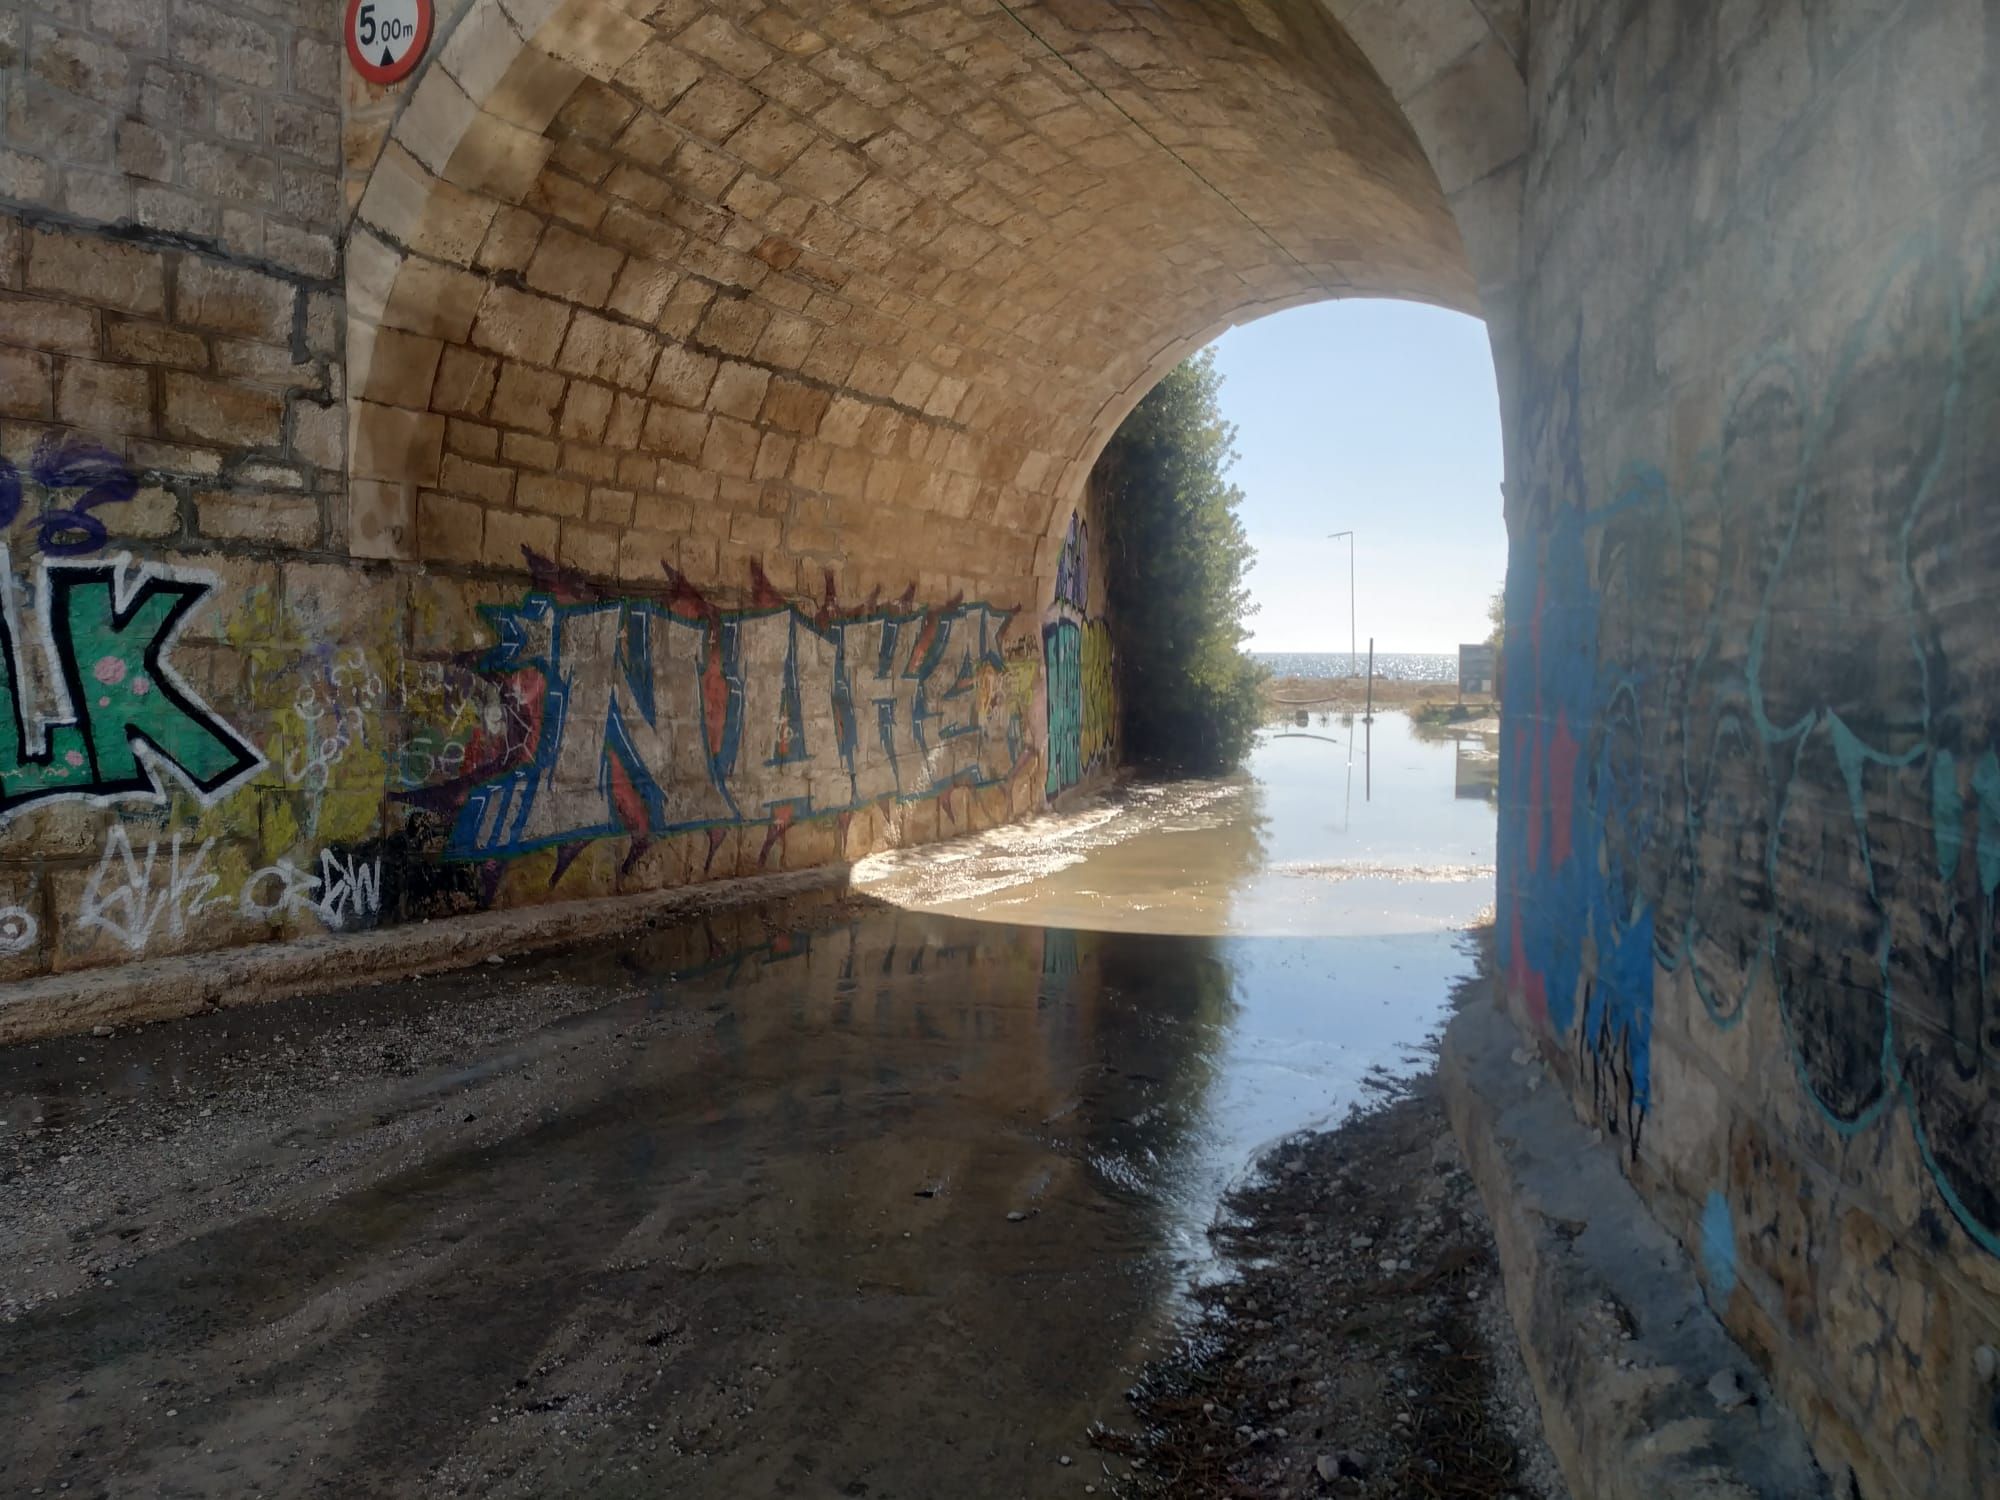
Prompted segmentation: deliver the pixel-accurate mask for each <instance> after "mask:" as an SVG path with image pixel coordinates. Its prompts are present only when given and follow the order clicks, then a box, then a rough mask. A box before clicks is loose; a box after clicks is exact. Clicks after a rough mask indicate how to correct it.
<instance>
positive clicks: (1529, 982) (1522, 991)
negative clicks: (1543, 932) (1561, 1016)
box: [1507, 911, 1550, 1031]
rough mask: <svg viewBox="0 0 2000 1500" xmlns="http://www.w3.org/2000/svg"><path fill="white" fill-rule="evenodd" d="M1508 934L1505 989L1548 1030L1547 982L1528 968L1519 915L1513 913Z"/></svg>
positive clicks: (1539, 1024) (1535, 1021) (1538, 1023)
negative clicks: (1519, 1000) (1509, 955)
mask: <svg viewBox="0 0 2000 1500" xmlns="http://www.w3.org/2000/svg"><path fill="white" fill-rule="evenodd" d="M1511 927H1512V930H1511V931H1510V932H1509V934H1508V945H1509V947H1511V948H1512V950H1513V952H1512V955H1511V957H1510V959H1509V961H1508V964H1507V987H1508V988H1509V989H1511V990H1513V991H1514V993H1516V994H1517V995H1519V996H1520V997H1521V1001H1522V1004H1524V1005H1525V1006H1527V1009H1528V1014H1529V1016H1530V1017H1531V1018H1532V1019H1533V1020H1534V1023H1535V1024H1536V1025H1537V1026H1539V1027H1541V1028H1542V1030H1544V1031H1547V1030H1549V1029H1550V1028H1549V987H1548V981H1547V980H1545V979H1543V978H1542V976H1541V975H1540V974H1539V973H1537V972H1536V971H1535V970H1533V969H1531V968H1529V967H1528V959H1527V951H1526V949H1525V947H1524V946H1523V944H1522V941H1521V914H1520V913H1519V912H1518V911H1517V912H1515V913H1514V920H1513V922H1512V924H1511Z"/></svg>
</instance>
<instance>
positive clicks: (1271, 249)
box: [349, 0, 1519, 598]
mask: <svg viewBox="0 0 2000 1500" xmlns="http://www.w3.org/2000/svg"><path fill="white" fill-rule="evenodd" d="M1347 8H1348V9H1357V10H1360V11H1366V10H1367V7H1365V6H1363V7H1358V8H1357V7H1352V6H1350V7H1347ZM1454 8H1456V9H1459V10H1464V11H1467V12H1470V13H1471V14H1472V15H1473V16H1474V17H1476V18H1477V19H1478V20H1479V22H1480V25H1481V27H1482V28H1483V30H1482V31H1481V33H1480V35H1479V37H1477V38H1474V39H1473V41H1472V44H1471V50H1470V52H1468V53H1467V54H1465V55H1467V56H1474V55H1477V56H1483V55H1485V52H1486V51H1487V49H1488V48H1489V47H1490V46H1493V45H1499V44H1500V40H1501V32H1500V31H1499V30H1496V29H1495V28H1494V27H1493V25H1492V24H1491V19H1490V17H1488V16H1487V15H1486V14H1485V12H1483V11H1479V10H1476V9H1475V8H1474V7H1473V3H1472V0H1450V3H1449V4H1446V3H1445V0H1438V3H1437V4H1436V5H1434V6H1426V7H1417V9H1424V10H1438V11H1447V10H1452V9H1454ZM1359 19H1360V21H1361V22H1362V23H1363V24H1365V23H1367V22H1368V21H1369V19H1370V17H1369V16H1368V15H1367V14H1362V15H1360V17H1359ZM1461 19H1463V18H1461ZM1470 35H1471V33H1470V32H1469V31H1467V30H1465V29H1463V28H1459V29H1454V28H1451V27H1449V26H1447V27H1445V28H1444V29H1443V30H1442V31H1441V32H1440V33H1439V36H1437V37H1433V38H1430V39H1429V40H1426V39H1424V38H1421V37H1419V38H1417V39H1416V40H1415V41H1414V42H1408V43H1407V45H1406V46H1405V52H1413V53H1421V52H1423V49H1424V48H1425V47H1426V46H1428V47H1429V49H1430V50H1429V53H1428V54H1425V55H1427V56H1429V57H1430V58H1431V60H1432V62H1433V63H1437V64H1438V65H1439V66H1440V68H1447V67H1449V66H1459V65H1462V64H1461V63H1459V62H1455V61H1454V59H1455V58H1457V56H1458V54H1456V53H1452V49H1453V48H1455V47H1457V46H1458V44H1459V43H1460V42H1461V41H1463V40H1464V39H1465V38H1466V37H1468V36H1470ZM1380 45H1382V46H1385V47H1386V46H1388V45H1389V44H1388V43H1386V42H1384V43H1381V44H1380ZM1446 53H1452V56H1450V57H1444V56H1443V54H1446ZM1397 55H1398V56H1402V54H1397ZM1440 58H1442V61H1440ZM1413 66H1415V65H1414V64H1406V67H1413ZM1407 82H1408V81H1407V80H1406V85H1407ZM1514 82H1515V84H1516V85H1517V86H1518V82H1519V79H1518V74H1515V75H1514ZM1416 87H1418V89H1419V92H1420V91H1421V86H1420V85H1417V86H1416ZM1452 97H1454V98H1460V97H1472V95H1471V94H1470V93H1469V92H1468V91H1466V90H1461V91H1460V93H1459V94H1455V95H1453V96H1452ZM1475 104H1476V100H1475ZM1495 118H1496V116H1495V114H1494V111H1493V109H1492V108H1491V107H1488V106H1477V107H1467V108H1460V109H1459V110H1458V111H1457V113H1456V115H1454V114H1453V113H1452V112H1451V111H1449V110H1443V111H1433V114H1432V123H1431V129H1430V132H1429V138H1428V139H1426V140H1423V141H1420V140H1419V138H1418V135H1417V134H1416V133H1415V132H1414V131H1413V130H1412V128H1411V125H1410V123H1409V122H1408V120H1407V119H1406V117H1405V112H1404V107H1403V106H1401V105H1399V104H1398V102H1397V99H1396V97H1395V96H1394V94H1393V93H1392V90H1391V87H1390V86H1389V85H1388V84H1385V82H1384V81H1383V79H1382V78H1381V77H1379V76H1378V75H1377V73H1376V71H1375V70H1374V68H1373V67H1371V64H1370V61H1369V59H1368V57H1366V56H1364V54H1363V53H1362V51H1361V50H1360V48H1359V47H1358V46H1357V45H1356V43H1355V42H1354V41H1353V40H1352V39H1351V38H1350V37H1349V35H1348V34H1347V32H1346V31H1344V30H1343V29H1342V27H1341V26H1340V25H1339V24H1337V23H1336V22H1335V21H1334V20H1333V19H1332V18H1331V17H1330V16H1329V15H1328V14H1327V12H1325V11H1324V10H1322V9H1320V8H1318V7H1316V6H1314V5H1311V4H1307V3H1298V0H1293V3H1286V4H1281V5H1272V4H1266V3H1264V0H1237V3H1235V4H1230V5H1222V4H1193V3H1186V0H1168V3H1160V4H1130V3H1127V4H1113V3H1109V0H1053V3H1021V4H1014V5H1011V6H1010V5H1002V4H999V3H995V0H936V3H928V4H903V3H896V0H876V3H873V4H861V3H840V4H827V3H821V0H795V3H793V4H789V5H778V4H771V5H765V4H758V3H754V0H745V3H732V4H704V3H700V0H621V3H617V4H614V3H612V0H473V3H472V4H470V5H469V6H467V7H466V8H465V9H464V10H463V11H462V12H461V13H460V15H459V17H458V18H457V20H456V22H455V23H454V24H453V25H452V27H451V29H450V31H449V34H448V35H445V36H443V37H442V38H441V40H440V43H439V45H438V46H437V47H436V48H435V50H434V55H433V59H432V61H431V62H430V63H429V64H428V65H427V67H426V69H425V71H424V73H423V74H422V75H421V77H420V79H419V81H418V82H417V83H416V85H415V86H414V88H413V89H411V91H410V92H409V93H408V95H407V98H406V100H405V102H404V103H403V105H402V107H401V111H400V114H399V116H398V117H397V119H396V122H395V125H394V127H393V130H392V131H391V134H390V139H389V141H388V143H387V145H386V147H385V149H384V150H383V152H382V154H381V156H380V158H379V159H378V161H377V163H376V165H375V168H374V170H373V172H372V173H371V175H370V177H369V179H368V182H367V186H366V189H365V191H364V192H363V193H362V195H361V200H360V205H359V210H358V214H357V222H356V225H355V229H354V233H353V235H352V238H351V242H350V251H349V301H350V348H349V357H350V365H349V369H350V382H351V383H350V397H351V434H352V444H351V454H352V479H353V485H352V490H353V499H352V507H351V515H350V520H349V538H350V545H351V547H352V549H353V550H354V551H355V552H356V553H357V554H358V555H363V556H385V557H404V558H417V559H425V560H433V559H435V560H449V561H457V562H474V563H486V564H491V565H496V566H502V567H512V568H519V567H520V566H522V559H523V556H524V549H526V550H527V551H530V552H533V553H535V554H537V555H539V556H543V557H549V558H553V559H556V560H558V561H560V562H561V563H563V564H564V565H566V566H568V567H570V568H573V569H576V570H578V571H580V572H582V573H585V574H589V575H593V576H598V577H605V578H628V579H647V580H658V579H659V578H660V576H661V567H662V564H665V565H666V566H668V567H671V568H673V569H676V570H678V571H680V572H682V573H685V574H687V575H689V576H691V577H694V578H697V579H703V580H707V579H736V578H741V577H743V576H745V574H746V572H747V568H748V565H749V564H752V563H755V564H756V565H758V566H760V567H762V568H763V569H765V570H766V571H767V572H768V573H769V575H770V576H771V577H772V578H773V579H774V581H775V582H776V583H777V585H778V586H779V587H780V588H781V589H793V588H796V589H800V590H803V591H816V590H817V589H818V588H820V587H821V584H822V580H825V581H827V582H833V583H837V585H838V587H839V588H840V589H841V590H842V592H843V593H852V594H856V595H858V594H864V593H866V592H867V591H868V590H869V589H870V588H882V589H885V590H888V591H889V592H892V593H893V592H896V591H899V590H900V589H901V588H903V587H905V586H907V585H910V584H916V585H917V586H919V587H920V588H922V589H923V590H924V591H925V592H926V593H935V594H936V595H939V596H945V595H949V594H950V593H953V592H959V591H964V592H967V593H980V594H983V595H988V596H996V597H1007V596H1010V595H1011V596H1016V597H1020V598H1026V597H1028V596H1029V595H1030V594H1031V593H1032V592H1033V591H1034V580H1035V578H1036V577H1037V576H1038V575H1039V574H1041V573H1044V572H1046V571H1047V570H1048V568H1049V566H1051V564H1052V558H1051V557H1050V556H1049V552H1050V548H1051V546H1052V545H1053V544H1052V541H1051V538H1052V537H1053V536H1054V534H1055V518H1056V517H1057V516H1058V514H1059V508H1060V507H1062V506H1063V504H1064V502H1065V501H1066V500H1067V499H1070V498H1073V497H1074V496H1075V495H1076V494H1077V493H1078V491H1079V490H1080V488H1081V485H1082V481H1083V478H1084V476H1085V475H1086V473H1087V472H1088V468H1089V465H1090V463H1091V461H1092V460H1093V459H1094V458H1095V456H1096V453H1097V452H1098V450H1099V448H1100V447H1101V446H1102V443H1103V441H1104V439H1105V438H1106V437H1108V435H1109V432H1110V430H1111V429H1112V428H1113V427H1115V425H1116V422H1117V420H1119V419H1120V418H1121V417H1122V416H1123V414H1124V412H1125V410H1127V409H1129V406H1130V404H1131V402H1132V401H1134V400H1136V399H1137V396H1138V395H1139V394H1141V393H1143V391H1144V390H1145V389H1146V388H1147V387H1148V386H1149V385H1150V384H1151V382H1152V380H1154V379H1156V378H1157V377H1158V375H1159V373H1161V372H1162V371H1163V370H1164V369H1165V368H1167V367H1169V366H1170V365H1171V363H1172V361H1173V360H1174V359H1177V358H1179V357H1180V356H1181V354H1183V353H1184V352H1185V351H1186V350H1187V349H1188V348H1189V347H1192V346H1193V345H1194V344H1195V343H1198V341H1199V340H1200V339H1201V338H1203V337H1205V336H1208V335H1210V334H1212V333H1213V332H1215V331H1217V330H1219V329H1220V328H1222V327H1226V326H1228V325H1229V324H1231V323H1233V322H1240V321H1243V320H1245V319H1247V318H1250V317H1254V316H1258V315H1260V314H1262V313H1264V312H1268V311H1273V310H1276V309H1278V308H1281V307H1286V306H1290V305H1294V304H1297V303H1301V302H1305V301H1312V300H1317V299H1321V298H1327V297H1337V296H1347V295H1356V294H1388V295H1396V296H1405V297H1416V298H1421V299H1425V300H1429V301H1433V302H1437V303H1440V304H1443V305H1446V306H1451V307H1457V308H1462V309H1466V310H1476V309H1477V308H1478V307H1479V305H1480V292H1481V282H1484V283H1485V285H1486V287H1487V288H1488V289H1489V292H1490V289H1491V287H1492V286H1494V285H1495V284H1497V282H1498V281H1499V280H1501V279H1502V278H1499V277H1497V276H1495V275H1491V274H1486V275H1482V276H1480V277H1478V278H1475V275H1474V274H1473V269H1472V267H1473V265H1474V264H1476V263H1479V262H1482V261H1483V262H1485V263H1486V267H1489V268H1490V267H1491V266H1492V265H1493V264H1496V263H1497V260H1496V257H1495V256H1494V255H1493V254H1491V253H1482V254H1481V255H1480V256H1478V257H1475V259H1474V261H1470V262H1469V261H1468V257H1467V254H1466V251H1465V249H1464V247H1463V246H1462V244H1461V241H1460V236H1459V232H1458V228H1457V226H1456V224H1455V222H1454V217H1453V211H1452V206H1451V205H1449V204H1448V202H1447V199H1446V195H1445V193H1444V191H1443V190H1442V189H1441V188H1440V185H1439V175H1438V173H1437V172H1436V171H1434V170H1433V166H1432V160H1440V161H1444V162H1446V163H1447V164H1448V165H1450V167H1451V170H1452V173H1453V174H1454V176H1456V177H1462V178H1464V179H1465V180H1464V181H1462V182H1457V183H1455V186H1456V188H1457V189H1458V190H1459V191H1460V192H1468V191H1470V192H1479V191H1482V190H1485V189H1482V184H1487V185H1488V186H1489V187H1490V183H1491V181H1492V180H1493V179H1494V177H1495V174H1496V172H1497V173H1498V175H1499V176H1500V177H1502V178H1504V175H1505V167H1506V162H1507V161H1510V160H1511V156H1510V155H1509V154H1508V150H1509V148H1508V144H1507V143H1506V142H1505V141H1502V142H1500V144H1499V146H1498V147H1495V146H1494V145H1493V144H1491V143H1487V144H1485V145H1478V144H1477V143H1476V142H1475V143H1474V145H1476V146H1477V150H1478V152H1479V153H1481V155H1480V156H1479V157H1478V159H1477V160H1475V158H1474V157H1473V156H1472V155H1468V152H1469V151H1471V150H1472V149H1473V147H1472V146H1468V145H1467V142H1466V139H1465V138H1466V137H1468V136H1477V135H1478V134H1479V132H1480V131H1481V130H1482V129H1485V128H1487V127H1490V126H1492V124H1493V121H1494V119H1495ZM1502 123H1503V125H1504V121H1503V122H1502ZM1501 133H1502V134H1504V130H1503V131H1501ZM1518 144H1519V143H1518V140H1515V141H1514V142H1513V143H1512V148H1511V149H1512V152H1513V154H1518ZM1427 148H1428V151H1429V157H1428V158H1427V155H1426V150H1427ZM1496 151H1497V152H1498V154H1499V155H1500V156H1501V157H1503V158H1504V159H1503V160H1502V161H1501V163H1500V165H1499V167H1498V168H1495V169H1492V170H1487V171H1483V172H1481V171H1478V170H1475V169H1476V168H1478V167H1481V166H1485V167H1489V168H1491V166H1492V164H1491V163H1490V162H1489V161H1486V158H1488V157H1491V156H1493V155H1494V154H1495V153H1496ZM1509 222H1511V221H1509ZM1481 234H1482V237H1483V239H1484V241H1486V242H1487V243H1486V244H1483V245H1482V246H1481V247H1480V248H1481V249H1482V251H1487V252H1490V244H1491V242H1494V241H1496V240H1497V239H1498V238H1499V236H1498V234H1497V232H1494V231H1491V230H1490V229H1489V228H1488V227H1486V225H1485V224H1484V223H1482V229H1481Z"/></svg>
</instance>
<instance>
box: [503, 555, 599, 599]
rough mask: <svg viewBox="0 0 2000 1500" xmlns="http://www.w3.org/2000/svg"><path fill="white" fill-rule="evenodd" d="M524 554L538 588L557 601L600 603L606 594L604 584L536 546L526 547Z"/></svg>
mask: <svg viewBox="0 0 2000 1500" xmlns="http://www.w3.org/2000/svg"><path fill="white" fill-rule="evenodd" d="M521 556H522V557H523V558H525V559H526V560H527V564H528V577H529V578H531V579H533V580H534V584H535V591H536V592H537V593H542V594H550V595H553V596H554V598H555V601H556V603H558V604H597V603H600V602H601V601H603V600H604V599H605V598H606V597H607V596H606V594H605V592H604V589H603V587H602V586H601V585H599V584H598V583H596V582H595V581H594V580H592V579H591V578H590V577H589V576H588V575H586V574H583V573H580V572H578V571H577V570H576V569H575V568H566V567H564V566H563V565H562V564H561V563H559V562H557V561H556V560H555V559H554V558H549V557H544V556H542V555H541V553H539V552H537V551H536V550H535V549H534V548H533V547H528V546H523V547H522V548H521Z"/></svg>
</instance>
